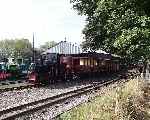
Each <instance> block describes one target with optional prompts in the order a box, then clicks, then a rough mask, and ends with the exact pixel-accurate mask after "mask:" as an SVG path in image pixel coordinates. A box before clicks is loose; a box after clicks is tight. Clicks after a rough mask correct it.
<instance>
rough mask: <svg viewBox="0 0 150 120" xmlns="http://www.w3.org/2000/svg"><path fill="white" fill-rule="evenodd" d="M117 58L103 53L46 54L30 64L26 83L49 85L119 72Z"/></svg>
mask: <svg viewBox="0 0 150 120" xmlns="http://www.w3.org/2000/svg"><path fill="white" fill-rule="evenodd" d="M119 59H120V58H119V57H115V56H113V55H111V54H104V53H80V54H57V53H48V54H44V55H41V58H40V59H39V60H38V61H37V62H36V63H32V64H31V65H30V67H29V71H28V81H29V82H32V83H35V84H39V83H42V84H51V83H54V82H57V81H65V80H76V79H80V78H85V77H90V76H98V75H101V74H107V73H115V72H117V71H119V70H120V63H119Z"/></svg>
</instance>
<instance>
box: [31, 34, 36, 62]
mask: <svg viewBox="0 0 150 120" xmlns="http://www.w3.org/2000/svg"><path fill="white" fill-rule="evenodd" d="M32 52H33V56H32V62H33V63H35V50H34V33H33V38H32Z"/></svg>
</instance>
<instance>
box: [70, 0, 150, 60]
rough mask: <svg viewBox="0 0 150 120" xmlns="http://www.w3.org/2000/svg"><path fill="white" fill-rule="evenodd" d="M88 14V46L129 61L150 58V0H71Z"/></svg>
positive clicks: (86, 40)
mask: <svg viewBox="0 0 150 120" xmlns="http://www.w3.org/2000/svg"><path fill="white" fill-rule="evenodd" d="M71 3H72V4H73V8H74V9H76V10H77V11H78V12H79V14H80V15H86V16H87V19H86V21H87V24H86V26H85V28H84V30H83V34H84V35H85V41H84V42H83V44H82V46H83V48H84V49H92V50H97V49H102V50H105V51H106V52H109V53H113V54H117V55H120V56H122V57H123V58H125V59H126V60H127V61H128V62H129V61H130V62H132V63H137V62H138V61H139V60H143V63H146V61H147V60H148V59H150V54H149V53H150V8H149V4H150V1H149V0H71Z"/></svg>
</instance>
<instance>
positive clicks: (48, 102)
mask: <svg viewBox="0 0 150 120" xmlns="http://www.w3.org/2000/svg"><path fill="white" fill-rule="evenodd" d="M117 80H118V79H116V80H111V81H108V82H105V83H101V84H99V83H94V84H93V85H89V86H86V87H83V88H79V89H76V90H73V91H69V92H66V93H62V94H59V95H56V96H52V97H48V98H45V99H41V100H38V101H34V102H31V103H27V104H23V105H20V106H16V107H12V108H9V109H5V110H1V111H0V119H1V120H13V119H15V118H17V117H21V116H23V115H26V114H31V113H32V112H36V111H38V110H41V109H43V108H46V107H49V106H52V105H54V104H57V103H59V102H63V101H64V100H67V99H69V98H73V97H76V96H79V95H82V94H85V93H87V92H90V91H92V90H95V89H98V88H100V87H102V86H104V85H108V84H111V83H113V82H116V81H117Z"/></svg>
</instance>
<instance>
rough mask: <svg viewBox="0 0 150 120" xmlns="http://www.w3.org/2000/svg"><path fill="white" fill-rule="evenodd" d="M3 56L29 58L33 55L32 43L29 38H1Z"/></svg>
mask: <svg viewBox="0 0 150 120" xmlns="http://www.w3.org/2000/svg"><path fill="white" fill-rule="evenodd" d="M0 53H1V57H6V58H8V57H15V58H17V57H22V58H29V57H31V56H32V45H31V43H30V42H29V40H28V39H15V40H12V39H11V40H8V39H6V40H1V41H0Z"/></svg>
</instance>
